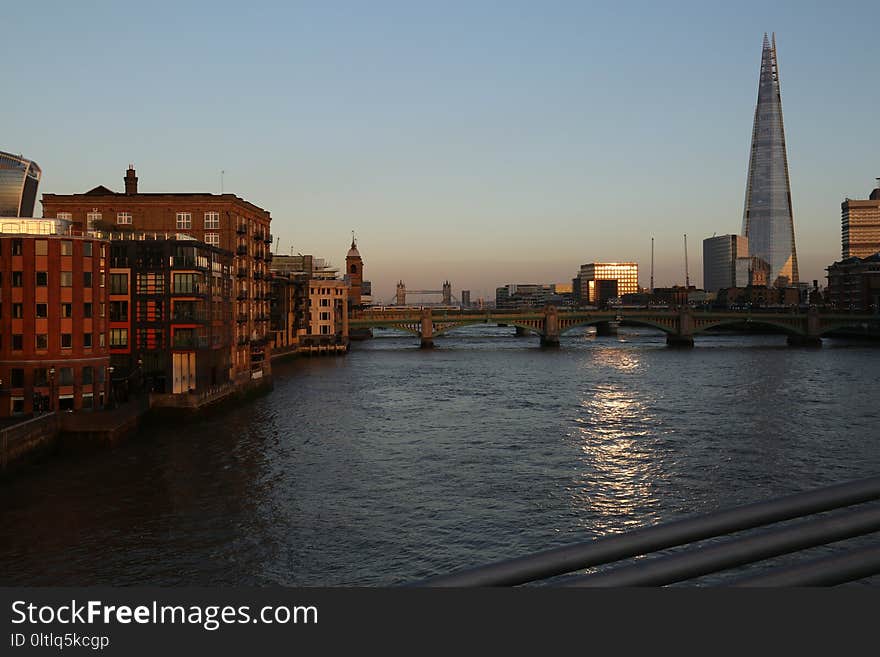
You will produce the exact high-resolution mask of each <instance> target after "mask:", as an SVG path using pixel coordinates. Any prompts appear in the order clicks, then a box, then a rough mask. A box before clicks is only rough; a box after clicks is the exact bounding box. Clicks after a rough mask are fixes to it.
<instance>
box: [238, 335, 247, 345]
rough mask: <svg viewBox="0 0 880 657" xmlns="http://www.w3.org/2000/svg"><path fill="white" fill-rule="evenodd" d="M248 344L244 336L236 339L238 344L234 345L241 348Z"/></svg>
mask: <svg viewBox="0 0 880 657" xmlns="http://www.w3.org/2000/svg"><path fill="white" fill-rule="evenodd" d="M248 342H249V340H248V339H247V338H246V337H244V336H240V337H239V338H238V342H237V343H236V344H238V346H239V347H243V346H244V345H246V344H247V343H248Z"/></svg>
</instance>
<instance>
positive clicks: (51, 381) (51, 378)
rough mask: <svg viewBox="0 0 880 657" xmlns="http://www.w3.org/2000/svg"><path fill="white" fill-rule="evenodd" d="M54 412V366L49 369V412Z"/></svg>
mask: <svg viewBox="0 0 880 657" xmlns="http://www.w3.org/2000/svg"><path fill="white" fill-rule="evenodd" d="M54 410H55V366H54V365H53V366H52V367H50V368H49V412H50V413H51V412H52V411H54Z"/></svg>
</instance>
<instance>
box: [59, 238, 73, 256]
mask: <svg viewBox="0 0 880 657" xmlns="http://www.w3.org/2000/svg"><path fill="white" fill-rule="evenodd" d="M61 255H63V256H69V255H73V242H71V241H70V240H61Z"/></svg>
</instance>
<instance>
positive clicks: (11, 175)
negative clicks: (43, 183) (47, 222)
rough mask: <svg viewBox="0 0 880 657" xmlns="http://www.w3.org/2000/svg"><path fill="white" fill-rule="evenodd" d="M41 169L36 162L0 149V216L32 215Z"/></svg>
mask: <svg viewBox="0 0 880 657" xmlns="http://www.w3.org/2000/svg"><path fill="white" fill-rule="evenodd" d="M41 175H42V171H40V167H38V166H37V163H36V162H31V161H30V160H26V159H24V158H23V157H21V156H20V155H12V154H11V153H4V152H2V151H0V217H33V216H34V204H35V203H36V200H37V186H38V185H39V184H40V176H41Z"/></svg>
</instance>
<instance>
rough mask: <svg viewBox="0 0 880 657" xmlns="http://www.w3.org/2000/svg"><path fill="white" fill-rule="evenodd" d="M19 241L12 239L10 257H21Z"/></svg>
mask: <svg viewBox="0 0 880 657" xmlns="http://www.w3.org/2000/svg"><path fill="white" fill-rule="evenodd" d="M21 248H22V247H21V240H19V239H14V240H12V255H14V256H16V255H21Z"/></svg>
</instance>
